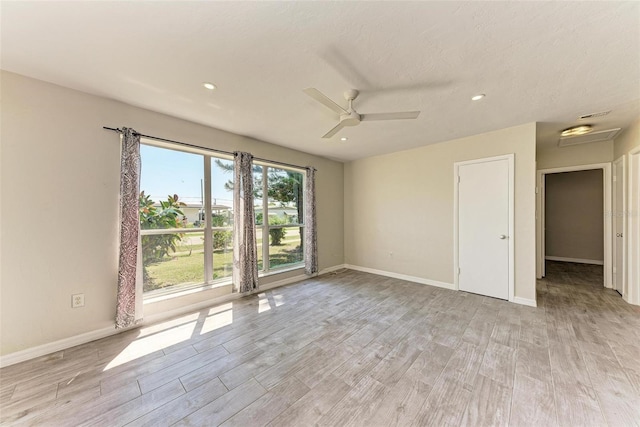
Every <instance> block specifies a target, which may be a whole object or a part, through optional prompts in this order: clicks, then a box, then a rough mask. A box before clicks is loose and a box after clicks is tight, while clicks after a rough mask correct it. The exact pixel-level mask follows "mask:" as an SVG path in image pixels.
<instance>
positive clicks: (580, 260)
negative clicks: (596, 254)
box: [544, 256, 604, 265]
mask: <svg viewBox="0 0 640 427" xmlns="http://www.w3.org/2000/svg"><path fill="white" fill-rule="evenodd" d="M544 259H546V260H549V261H562V262H575V263H578V264H594V265H604V261H602V260H599V259H584V258H566V257H561V256H545V257H544Z"/></svg>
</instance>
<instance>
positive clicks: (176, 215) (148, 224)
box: [139, 191, 186, 265]
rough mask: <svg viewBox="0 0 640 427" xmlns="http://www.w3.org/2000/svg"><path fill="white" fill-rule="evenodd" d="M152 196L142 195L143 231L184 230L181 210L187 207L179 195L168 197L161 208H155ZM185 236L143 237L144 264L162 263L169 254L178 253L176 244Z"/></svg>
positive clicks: (142, 193) (140, 201)
mask: <svg viewBox="0 0 640 427" xmlns="http://www.w3.org/2000/svg"><path fill="white" fill-rule="evenodd" d="M154 204H155V203H154V201H153V200H151V196H148V195H146V194H144V191H143V192H141V193H140V197H139V209H140V228H141V229H142V230H156V229H167V228H182V227H184V223H183V221H182V219H183V218H184V213H183V212H182V210H181V209H180V208H182V207H184V206H186V204H184V203H183V202H181V201H179V198H178V195H177V194H174V195H173V196H171V195H169V196H167V200H166V201H161V202H160V207H159V208H158V207H157V206H154ZM182 237H183V234H180V233H177V234H157V235H147V236H142V263H143V265H146V264H147V263H148V262H157V261H160V260H161V259H162V258H163V257H165V256H168V255H169V252H175V251H176V244H177V243H178V242H180V241H181V240H182Z"/></svg>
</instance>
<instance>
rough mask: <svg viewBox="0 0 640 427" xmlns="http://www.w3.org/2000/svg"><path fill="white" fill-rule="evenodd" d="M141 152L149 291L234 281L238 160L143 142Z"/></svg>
mask: <svg viewBox="0 0 640 427" xmlns="http://www.w3.org/2000/svg"><path fill="white" fill-rule="evenodd" d="M140 154H141V157H142V172H141V179H140V190H141V193H140V228H141V240H142V264H143V276H144V287H143V289H144V292H145V293H146V294H149V293H152V294H157V293H164V292H171V291H175V290H180V289H184V288H186V287H191V286H201V285H202V284H212V283H216V282H219V281H222V280H228V279H229V278H230V277H231V267H232V264H233V260H232V258H233V242H232V230H233V161H232V160H230V159H224V158H219V157H213V156H210V155H205V154H198V153H193V152H185V151H177V150H174V149H168V148H164V147H160V146H155V145H147V144H141V146H140ZM207 212H208V213H209V214H208V215H207Z"/></svg>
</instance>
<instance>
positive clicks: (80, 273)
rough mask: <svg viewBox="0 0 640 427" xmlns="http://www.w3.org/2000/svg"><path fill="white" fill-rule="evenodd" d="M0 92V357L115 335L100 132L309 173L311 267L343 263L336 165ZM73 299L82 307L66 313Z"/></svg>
mask: <svg viewBox="0 0 640 427" xmlns="http://www.w3.org/2000/svg"><path fill="white" fill-rule="evenodd" d="M1 86H2V87H1V95H2V116H1V126H2V135H1V136H2V147H1V148H2V157H1V161H2V163H1V166H2V168H1V169H2V170H1V191H2V211H1V220H2V222H1V233H2V242H1V245H0V248H1V249H0V250H1V253H2V271H1V274H0V280H1V284H0V291H1V297H2V300H1V310H0V311H1V316H0V320H1V323H0V328H1V332H2V333H1V336H2V337H1V342H0V344H1V350H0V352H1V354H3V355H4V354H9V353H13V352H16V351H19V350H23V349H27V348H31V347H34V346H37V345H41V344H46V343H50V342H53V341H56V340H60V339H64V338H68V337H73V336H76V335H78V334H82V333H85V332H90V331H95V330H99V329H102V328H106V327H111V326H112V325H113V318H114V312H115V295H116V268H117V232H118V189H119V144H118V135H117V134H116V133H113V132H110V131H106V130H103V129H102V126H105V125H106V126H116V127H118V126H129V127H133V128H135V129H136V130H137V131H139V132H142V133H147V134H151V135H158V136H162V137H164V138H169V139H176V140H181V141H187V142H190V143H193V144H196V145H201V146H205V147H215V148H218V149H223V150H228V151H234V150H244V151H249V152H251V153H253V154H254V155H256V156H258V157H263V158H268V159H273V160H280V161H284V162H290V163H294V164H299V165H309V166H314V167H315V168H317V169H318V172H317V202H318V247H319V262H320V268H321V269H322V268H327V267H330V266H334V265H339V264H342V263H343V262H344V252H343V232H344V229H343V212H344V209H343V201H344V197H343V191H344V184H343V164H342V163H339V162H334V161H331V160H327V159H324V158H320V157H316V156H312V155H309V154H305V153H302V152H298V151H294V150H290V149H287V148H283V147H279V146H275V145H272V144H268V143H265V142H262V141H258V140H254V139H251V138H247V137H243V136H240V135H235V134H231V133H227V132H223V131H220V130H216V129H213V128H209V127H206V126H201V125H198V124H194V123H191V122H187V121H184V120H180V119H177V118H174V117H170V116H166V115H163V114H159V113H155V112H152V111H148V110H144V109H140V108H136V107H132V106H129V105H126V104H123V103H120V102H116V101H113V100H108V99H105V98H101V97H98V96H93V95H88V94H85V93H82V92H78V91H74V90H70V89H66V88H63V87H60V86H56V85H52V84H49V83H45V82H42V81H37V80H33V79H30V78H27V77H23V76H19V75H16V74H12V73H7V72H2V74H1ZM24 206H30V207H31V208H30V215H29V216H27V217H25V215H24V210H23V207H24ZM79 206H80V207H82V210H81V211H78V207H79ZM292 274H301V272H300V271H298V272H294V273H288V274H283V275H279V276H271V277H270V278H269V279H265V280H264V281H263V282H264V283H266V282H267V281H273V280H278V279H281V278H283V277H287V276H290V275H292ZM74 293H84V294H85V303H86V305H85V307H84V308H79V309H71V294H74ZM213 295H215V292H211V293H209V294H207V293H202V295H199V296H198V298H197V299H199V300H202V299H206V298H208V297H210V296H213ZM190 302H192V301H191V300H190V299H188V298H185V299H175V300H172V301H171V302H170V303H164V304H163V309H167V310H169V309H175V308H177V307H180V306H181V305H184V304H187V303H190ZM151 311H153V310H151V309H149V312H151Z"/></svg>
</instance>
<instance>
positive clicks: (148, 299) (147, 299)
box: [142, 280, 232, 304]
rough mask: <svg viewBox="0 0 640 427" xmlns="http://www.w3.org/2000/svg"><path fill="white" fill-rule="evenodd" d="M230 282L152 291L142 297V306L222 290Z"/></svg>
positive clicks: (229, 284)
mask: <svg viewBox="0 0 640 427" xmlns="http://www.w3.org/2000/svg"><path fill="white" fill-rule="evenodd" d="M231 283H232V282H231V280H225V281H224V282H217V283H212V284H207V283H200V284H197V285H189V286H185V287H184V288H177V289H175V290H172V291H170V290H167V291H152V293H150V294H148V295H143V297H142V299H143V301H142V303H143V304H153V303H155V302H160V301H165V300H168V299H172V298H178V297H182V296H185V295H190V294H195V293H197V292H202V291H208V290H211V289H216V288H222V287H225V286H231Z"/></svg>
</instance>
